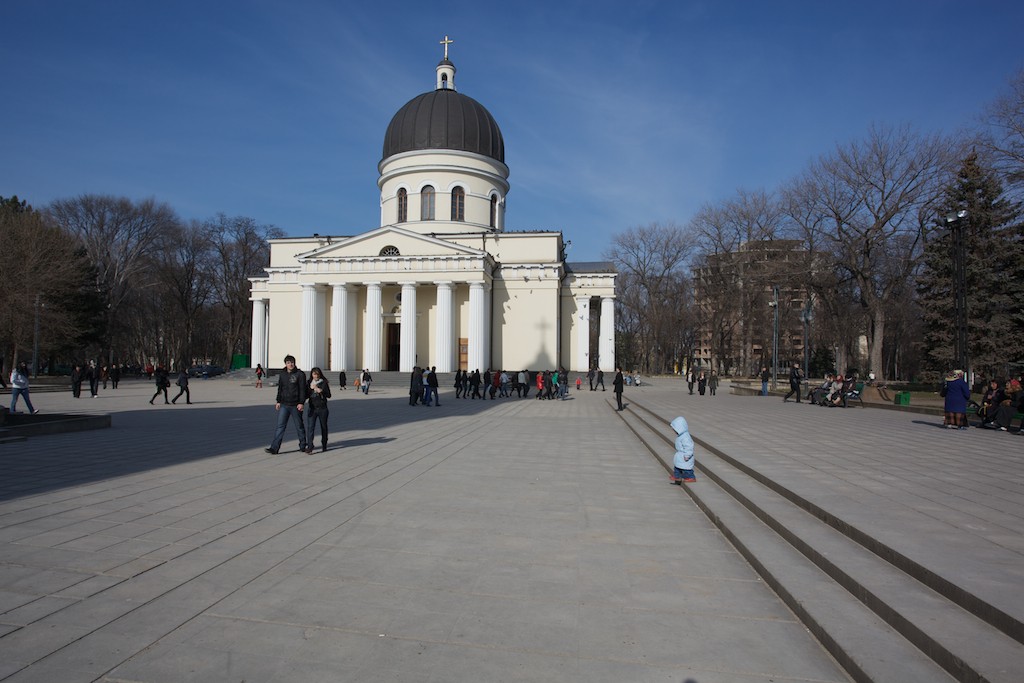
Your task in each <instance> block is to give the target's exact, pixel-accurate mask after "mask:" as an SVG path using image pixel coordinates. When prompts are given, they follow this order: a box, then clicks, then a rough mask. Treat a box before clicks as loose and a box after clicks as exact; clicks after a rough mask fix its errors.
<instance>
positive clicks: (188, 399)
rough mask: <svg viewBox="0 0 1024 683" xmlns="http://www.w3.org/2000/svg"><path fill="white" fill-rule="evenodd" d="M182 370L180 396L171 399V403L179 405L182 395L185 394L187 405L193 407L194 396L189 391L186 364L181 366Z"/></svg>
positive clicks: (179, 386)
mask: <svg viewBox="0 0 1024 683" xmlns="http://www.w3.org/2000/svg"><path fill="white" fill-rule="evenodd" d="M179 367H180V368H181V370H180V371H179V372H178V380H177V382H176V383H177V385H178V395H177V396H175V397H174V398H172V399H171V403H177V402H178V399H179V398H181V395H182V394H185V403H187V404H188V405H192V394H191V393H189V390H188V371H187V370H186V369H185V364H184V363H182V364H181V365H180V366H179Z"/></svg>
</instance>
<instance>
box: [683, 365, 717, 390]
mask: <svg viewBox="0 0 1024 683" xmlns="http://www.w3.org/2000/svg"><path fill="white" fill-rule="evenodd" d="M694 386H696V387H697V393H699V394H700V395H701V396H704V394H705V393H706V392H710V393H711V395H712V396H714V395H715V392H716V391H718V372H716V371H715V370H712V371H711V374H710V375H707V374H705V373H704V371H703V370H699V371H695V370H693V369H692V368H691V369H690V370H688V371H687V373H686V388H687V390H689V392H690V396H693V387H694Z"/></svg>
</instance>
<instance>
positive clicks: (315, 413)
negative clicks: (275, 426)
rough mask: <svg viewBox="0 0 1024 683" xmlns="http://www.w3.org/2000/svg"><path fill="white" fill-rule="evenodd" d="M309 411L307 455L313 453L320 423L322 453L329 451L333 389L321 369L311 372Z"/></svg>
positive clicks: (307, 416)
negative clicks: (329, 421)
mask: <svg viewBox="0 0 1024 683" xmlns="http://www.w3.org/2000/svg"><path fill="white" fill-rule="evenodd" d="M309 378H310V379H309V409H308V410H307V411H306V453H309V454H312V453H313V439H314V437H315V436H316V424H317V422H319V423H320V452H321V453H324V452H326V451H327V415H328V412H329V411H328V409H327V399H329V398H330V397H331V387H330V385H328V384H327V378H326V377H324V373H323V371H322V370H321V369H320V368H313V369H312V370H310V371H309Z"/></svg>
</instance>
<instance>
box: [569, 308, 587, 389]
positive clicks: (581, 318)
mask: <svg viewBox="0 0 1024 683" xmlns="http://www.w3.org/2000/svg"><path fill="white" fill-rule="evenodd" d="M574 323H575V327H576V366H575V367H573V368H570V369H571V370H575V371H576V372H586V371H587V370H589V369H590V297H589V296H577V297H576V320H575V321H574Z"/></svg>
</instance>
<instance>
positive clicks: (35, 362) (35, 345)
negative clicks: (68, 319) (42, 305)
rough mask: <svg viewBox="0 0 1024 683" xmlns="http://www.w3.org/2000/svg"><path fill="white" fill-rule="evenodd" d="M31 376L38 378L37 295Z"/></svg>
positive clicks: (37, 297)
mask: <svg viewBox="0 0 1024 683" xmlns="http://www.w3.org/2000/svg"><path fill="white" fill-rule="evenodd" d="M32 376H33V377H38V376H39V294H38V293H37V294H36V321H35V329H34V331H33V334H32Z"/></svg>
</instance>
